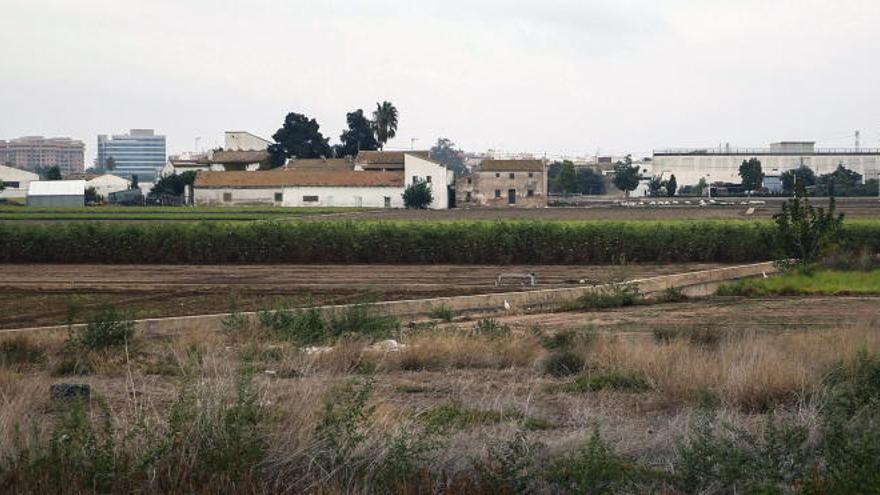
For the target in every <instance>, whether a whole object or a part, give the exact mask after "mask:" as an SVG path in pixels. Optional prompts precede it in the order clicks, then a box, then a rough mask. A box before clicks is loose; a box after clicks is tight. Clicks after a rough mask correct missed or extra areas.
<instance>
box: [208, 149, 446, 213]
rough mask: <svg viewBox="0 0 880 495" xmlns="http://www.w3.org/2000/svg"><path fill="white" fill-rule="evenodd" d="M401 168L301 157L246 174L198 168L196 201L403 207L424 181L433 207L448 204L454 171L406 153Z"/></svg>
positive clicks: (223, 203)
mask: <svg viewBox="0 0 880 495" xmlns="http://www.w3.org/2000/svg"><path fill="white" fill-rule="evenodd" d="M401 156H403V157H404V165H403V168H402V169H400V170H390V171H385V170H382V169H379V170H357V169H356V168H352V167H351V165H350V163H349V162H347V161H345V160H297V161H294V162H292V163H291V164H288V166H286V167H283V168H278V169H274V170H266V171H256V172H246V171H233V172H199V175H198V176H197V177H196V181H195V185H194V201H195V204H197V205H220V206H222V205H230V206H232V205H254V204H267V205H277V206H291V207H297V206H332V207H364V208H401V207H403V197H402V196H403V192H404V190H405V189H406V187H407V186H409V185H411V184H413V183H414V182H426V183H428V184H430V185H431V189H432V190H433V192H434V201H433V202H432V203H431V205H430V206H429V207H430V208H431V209H446V208H447V207H448V205H449V197H448V195H449V187H448V186H449V184H451V182H452V177H451V176H452V173H451V171H449V170H447V169H446V167H444V166H443V165H441V164H439V163H437V162H434V161H432V160H429V159H427V158H422V157H421V156H418V155H410V154H408V153H405V154H402V155H401Z"/></svg>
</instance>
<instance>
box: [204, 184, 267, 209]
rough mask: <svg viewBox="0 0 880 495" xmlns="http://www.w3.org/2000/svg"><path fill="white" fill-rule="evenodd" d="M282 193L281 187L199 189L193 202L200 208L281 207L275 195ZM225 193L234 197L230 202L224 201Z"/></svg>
mask: <svg viewBox="0 0 880 495" xmlns="http://www.w3.org/2000/svg"><path fill="white" fill-rule="evenodd" d="M281 192H282V190H281V188H280V187H274V188H269V187H265V188H256V187H255V188H239V187H222V188H204V187H197V188H195V192H194V193H193V202H194V203H195V204H196V205H198V206H232V205H279V204H281V202H280V201H277V202H276V201H275V199H276V198H275V194H276V193H278V194H281ZM224 193H226V194H231V195H232V196H231V200H230V201H224V196H223V195H224Z"/></svg>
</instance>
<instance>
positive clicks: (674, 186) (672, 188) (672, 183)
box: [666, 174, 678, 198]
mask: <svg viewBox="0 0 880 495" xmlns="http://www.w3.org/2000/svg"><path fill="white" fill-rule="evenodd" d="M676 191H678V181H677V180H676V179H675V174H673V175H670V176H669V180H668V181H666V196H668V197H670V198H671V197H673V196H675V193H676Z"/></svg>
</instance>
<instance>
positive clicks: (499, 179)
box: [455, 160, 547, 208]
mask: <svg viewBox="0 0 880 495" xmlns="http://www.w3.org/2000/svg"><path fill="white" fill-rule="evenodd" d="M455 196H456V205H457V206H460V207H468V206H496V207H497V206H508V207H525V208H540V207H544V206H547V171H546V167H545V164H544V161H543V160H483V162H482V163H481V165H480V167H479V169H477V170H476V171H474V172H473V173H471V174H470V175H466V176H464V177H459V178H458V179H456V181H455Z"/></svg>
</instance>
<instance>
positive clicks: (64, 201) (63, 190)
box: [27, 180, 86, 208]
mask: <svg viewBox="0 0 880 495" xmlns="http://www.w3.org/2000/svg"><path fill="white" fill-rule="evenodd" d="M85 194H86V181H84V180H45V181H43V180H35V181H33V182H31V183H30V184H29V185H28V193H27V205H28V206H37V207H43V208H77V207H79V208H82V207H83V206H85Z"/></svg>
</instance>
